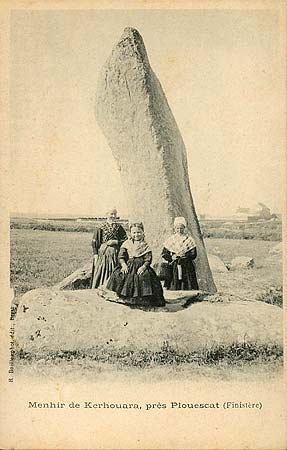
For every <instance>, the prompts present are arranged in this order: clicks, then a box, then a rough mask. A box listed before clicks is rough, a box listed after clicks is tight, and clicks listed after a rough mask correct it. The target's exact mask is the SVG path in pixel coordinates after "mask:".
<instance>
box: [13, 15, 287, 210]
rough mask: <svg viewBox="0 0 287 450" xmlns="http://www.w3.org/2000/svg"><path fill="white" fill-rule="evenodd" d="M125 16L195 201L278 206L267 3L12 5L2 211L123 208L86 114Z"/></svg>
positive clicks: (107, 156)
mask: <svg viewBox="0 0 287 450" xmlns="http://www.w3.org/2000/svg"><path fill="white" fill-rule="evenodd" d="M126 26H132V27H134V28H137V29H138V31H139V32H140V33H141V35H142V37H143V39H144V42H145V45H146V48H147V53H148V57H149V60H150V64H151V66H152V68H153V70H154V72H155V73H156V75H157V77H158V78H159V80H160V82H161V84H162V87H163V90H164V92H165V94H166V97H167V100H168V102H169V105H170V107H171V110H172V112H173V114H174V116H175V119H176V122H177V124H178V126H179V130H180V132H181V134H182V137H183V140H184V142H185V145H186V150H187V156H188V164H189V175H190V183H191V190H192V195H193V199H194V202H195V207H196V210H197V212H198V213H207V214H213V215H228V214H232V213H233V212H234V211H235V210H236V209H237V207H238V206H241V207H254V206H255V205H256V204H257V202H262V203H265V204H267V205H268V206H270V208H271V209H272V211H276V212H279V211H280V210H281V207H282V186H283V181H282V180H283V151H284V150H283V133H282V129H283V127H284V125H282V120H283V114H282V111H283V109H284V102H285V97H284V86H283V82H282V81H280V70H279V64H280V58H279V52H278V45H279V44H278V17H277V13H276V11H272V10H269V11H264V10H262V11H259V10H258V11H256V10H254V11H252V10H249V11H242V10H241V11H236V10H234V11H232V10H226V11H223V10H222V11H219V10H216V11H215V10H214V11H213V10H186V11H184V10H161V11H157V10H152V11H151V10H126V11H125V10H81V11H79V10H74V11H71V10H66V11H59V10H57V11H40V10H38V11H31V10H30V11H27V10H26V11H24V10H22V11H21V10H18V11H13V12H12V14H11V63H10V64H11V65H10V116H11V124H10V129H11V158H10V164H11V165H10V173H11V194H12V195H11V202H10V203H11V211H12V212H13V213H31V214H32V213H33V214H60V213H61V214H67V215H68V214H79V215H94V214H95V215H100V214H104V213H105V212H106V211H107V210H108V209H110V208H111V207H113V206H116V207H117V209H118V211H119V214H120V215H122V216H124V215H127V214H128V205H127V204H126V200H125V195H124V192H123V189H122V185H121V180H120V175H119V172H118V170H117V167H116V164H115V161H114V159H113V156H112V153H111V150H110V148H109V146H108V145H107V143H106V140H105V138H104V136H103V134H102V132H101V130H100V128H99V127H98V125H97V122H96V119H95V114H94V104H95V92H96V86H97V79H98V76H99V72H100V70H101V68H102V66H103V64H104V63H105V61H106V59H107V58H108V56H109V55H110V53H111V50H112V48H113V46H114V45H115V44H116V43H117V41H118V40H119V39H120V36H121V34H122V32H123V30H124V28H125V27H126ZM147 182H148V180H147Z"/></svg>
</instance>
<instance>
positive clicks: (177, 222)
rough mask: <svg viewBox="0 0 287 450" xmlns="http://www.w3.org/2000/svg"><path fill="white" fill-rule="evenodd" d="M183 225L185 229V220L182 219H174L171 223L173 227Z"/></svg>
mask: <svg viewBox="0 0 287 450" xmlns="http://www.w3.org/2000/svg"><path fill="white" fill-rule="evenodd" d="M177 225H184V226H185V227H186V220H185V218H184V217H176V218H175V219H174V222H173V226H174V227H176V226H177Z"/></svg>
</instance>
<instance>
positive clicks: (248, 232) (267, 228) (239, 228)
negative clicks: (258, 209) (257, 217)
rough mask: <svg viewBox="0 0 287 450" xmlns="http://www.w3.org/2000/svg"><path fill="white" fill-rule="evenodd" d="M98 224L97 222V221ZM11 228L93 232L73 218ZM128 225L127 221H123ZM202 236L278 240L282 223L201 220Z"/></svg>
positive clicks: (14, 222) (14, 223) (22, 222)
mask: <svg viewBox="0 0 287 450" xmlns="http://www.w3.org/2000/svg"><path fill="white" fill-rule="evenodd" d="M98 224H99V222H98ZM10 226H11V229H16V230H23V229H25V230H39V231H41V230H42V231H66V232H78V233H81V232H88V233H91V232H93V229H94V223H93V222H90V221H83V222H77V221H75V220H60V219H59V220H52V219H51V220H37V219H28V218H26V219H24V218H12V219H11V225H10ZM123 226H124V227H126V228H127V227H128V222H127V221H123ZM200 226H201V231H202V234H203V237H204V238H214V239H215V238H223V239H247V240H250V239H256V240H257V239H261V240H264V241H280V240H281V239H282V224H281V222H280V221H277V220H275V221H272V220H269V221H257V222H236V221H235V222H225V221H223V220H214V221H211V220H203V221H202V222H201V224H200Z"/></svg>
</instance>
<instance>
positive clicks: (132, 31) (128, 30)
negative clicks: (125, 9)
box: [121, 27, 142, 40]
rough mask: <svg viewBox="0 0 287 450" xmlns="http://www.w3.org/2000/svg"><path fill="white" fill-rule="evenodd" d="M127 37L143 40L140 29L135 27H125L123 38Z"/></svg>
mask: <svg viewBox="0 0 287 450" xmlns="http://www.w3.org/2000/svg"><path fill="white" fill-rule="evenodd" d="M127 37H133V38H134V39H140V40H142V37H141V35H140V33H139V31H138V30H137V29H136V28H133V27H125V29H124V31H123V34H122V37H121V38H122V39H124V38H127Z"/></svg>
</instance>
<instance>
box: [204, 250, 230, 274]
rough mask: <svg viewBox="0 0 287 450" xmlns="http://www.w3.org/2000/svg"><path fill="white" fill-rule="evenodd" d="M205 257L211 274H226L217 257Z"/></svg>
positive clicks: (221, 262)
mask: <svg viewBox="0 0 287 450" xmlns="http://www.w3.org/2000/svg"><path fill="white" fill-rule="evenodd" d="M207 257H208V262H209V265H210V268H211V270H212V272H221V273H224V272H228V269H227V267H226V266H225V264H224V262H223V261H222V260H221V259H220V258H219V257H218V256H216V255H210V254H208V255H207Z"/></svg>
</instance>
